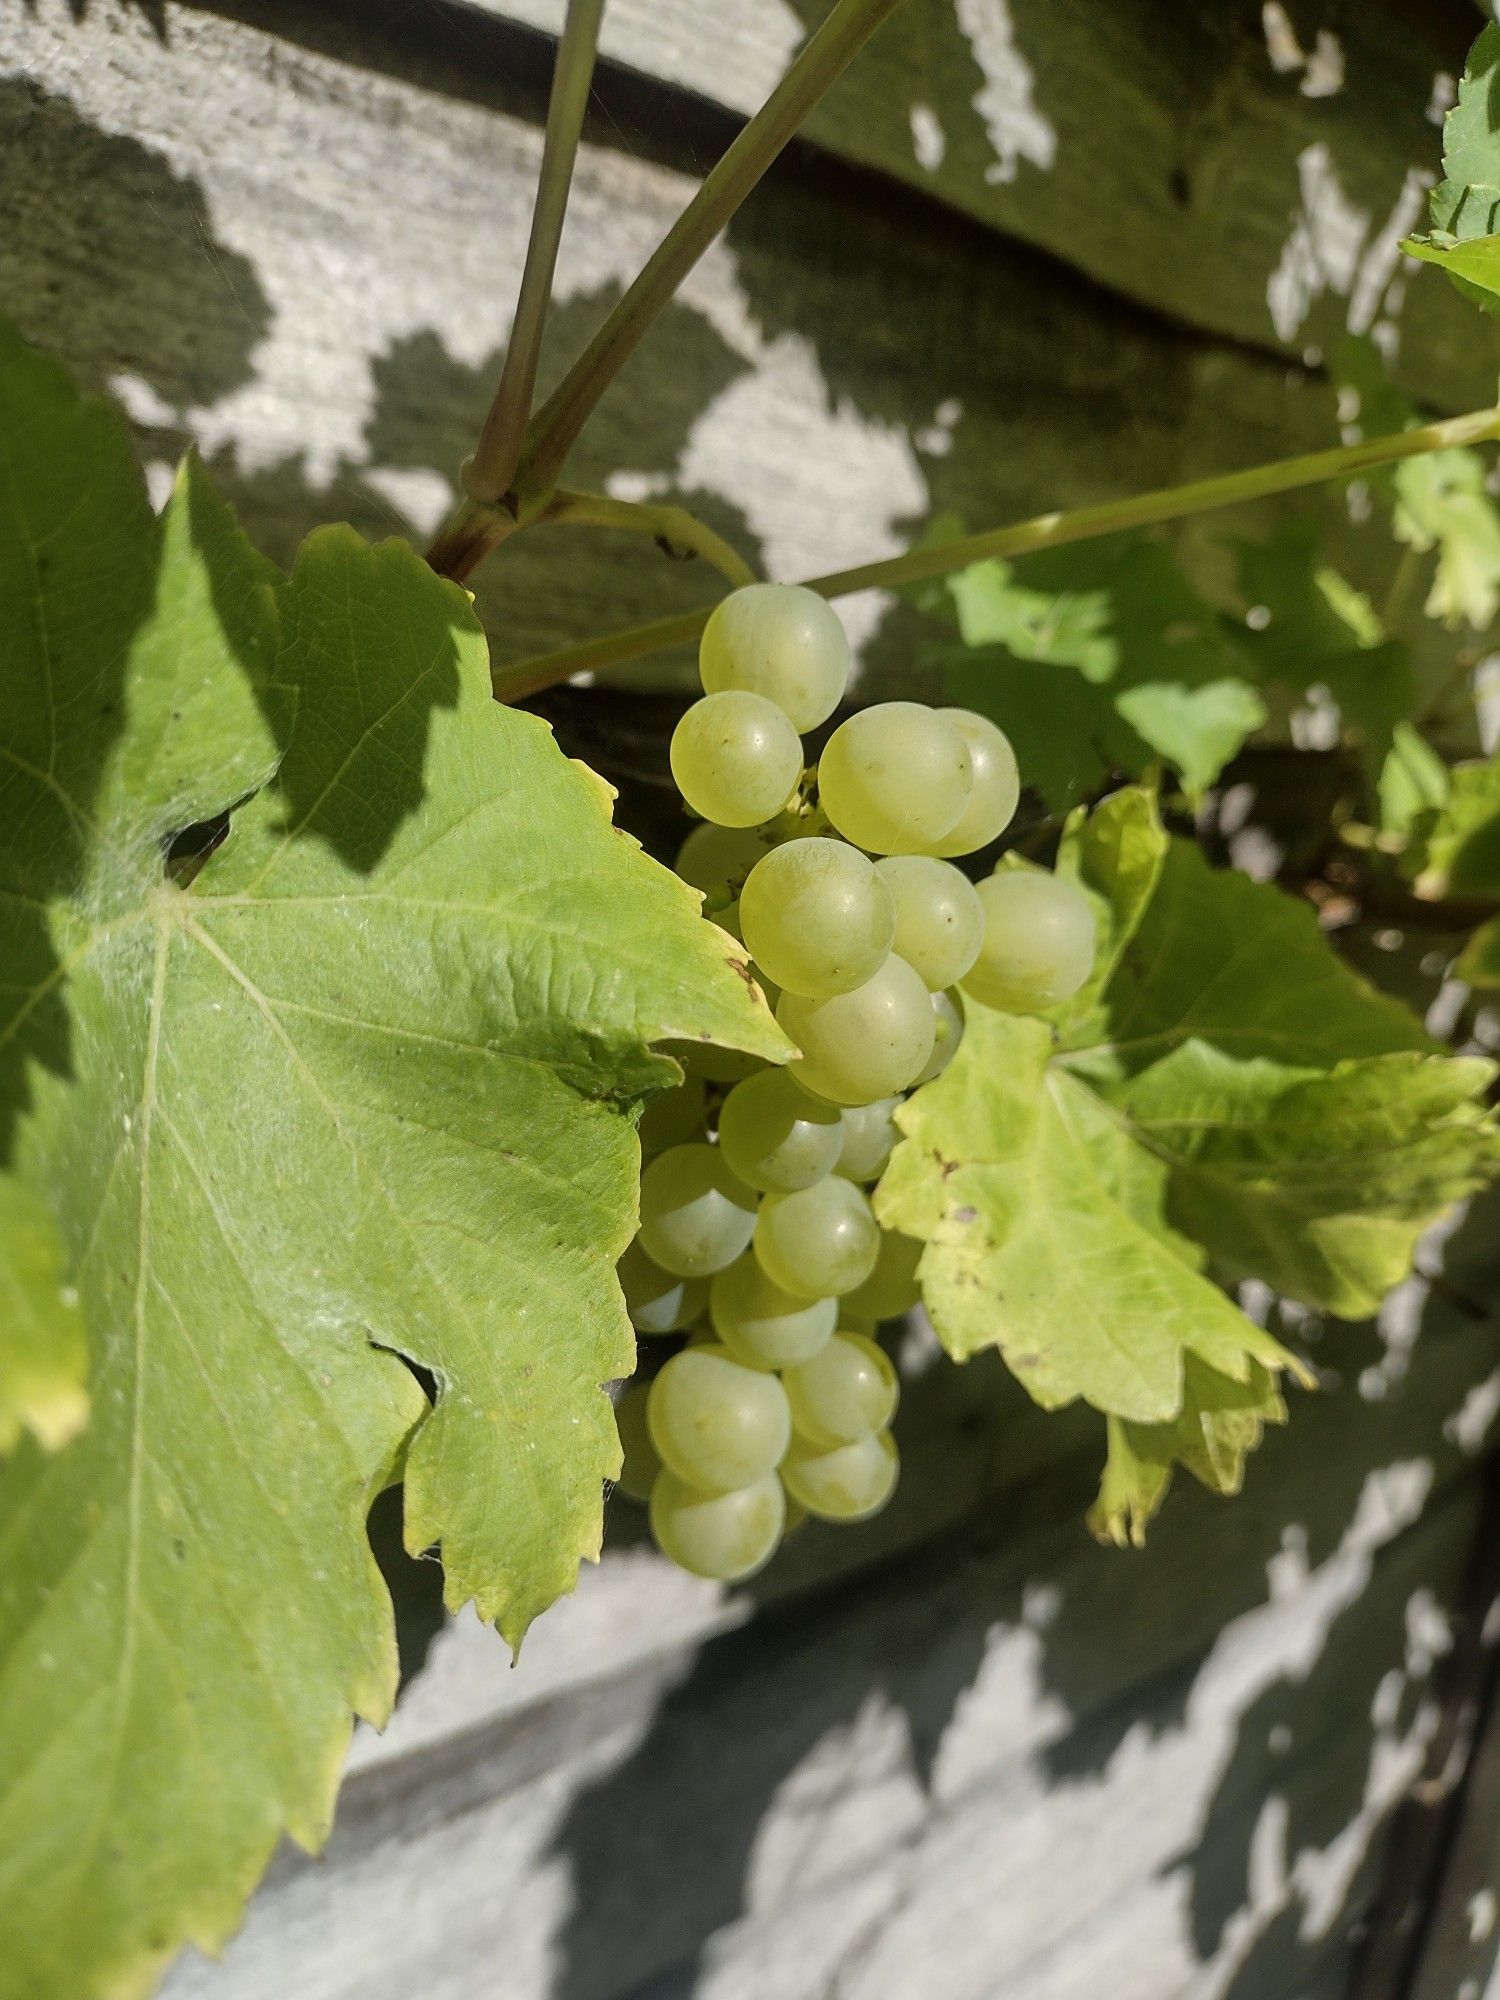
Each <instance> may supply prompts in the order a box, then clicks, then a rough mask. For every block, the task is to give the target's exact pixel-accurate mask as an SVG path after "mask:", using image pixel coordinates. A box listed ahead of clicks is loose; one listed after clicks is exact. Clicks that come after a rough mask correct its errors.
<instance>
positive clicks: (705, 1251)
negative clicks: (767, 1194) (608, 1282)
mask: <svg viewBox="0 0 1500 2000" xmlns="http://www.w3.org/2000/svg"><path fill="white" fill-rule="evenodd" d="M754 1227H755V1190H754V1189H753V1188H748V1187H746V1186H745V1183H744V1182H743V1181H742V1180H741V1179H740V1178H739V1177H738V1175H736V1174H733V1173H731V1172H730V1170H729V1166H728V1164H727V1163H726V1162H725V1160H723V1159H722V1158H721V1157H720V1154H719V1151H718V1149H717V1147H714V1146H703V1145H699V1146H673V1147H671V1148H670V1149H669V1150H668V1151H667V1152H665V1153H661V1154H659V1155H658V1156H657V1157H656V1159H654V1160H653V1161H652V1162H651V1164H650V1166H649V1167H647V1169H646V1171H645V1172H644V1173H643V1174H642V1175H641V1234H640V1241H641V1245H642V1247H643V1249H644V1250H645V1252H646V1255H647V1256H648V1257H650V1258H651V1259H652V1260H653V1261H654V1262H655V1263H658V1264H660V1265H661V1267H662V1269H663V1270H664V1271H674V1272H676V1273H677V1274H678V1276H679V1277H684V1278H706V1277H708V1276H710V1275H711V1274H712V1273H713V1272H715V1271H722V1270H723V1268H724V1266H725V1265H726V1264H732V1263H733V1262H734V1260H735V1258H736V1257H738V1256H739V1255H740V1253H741V1252H742V1251H743V1250H744V1249H745V1247H746V1245H747V1244H748V1243H749V1241H750V1235H751V1231H752V1230H753V1229H754Z"/></svg>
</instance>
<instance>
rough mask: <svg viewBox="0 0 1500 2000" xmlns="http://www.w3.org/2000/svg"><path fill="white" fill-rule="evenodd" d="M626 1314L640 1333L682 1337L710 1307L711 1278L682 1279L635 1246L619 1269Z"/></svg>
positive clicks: (631, 1247) (619, 1265)
mask: <svg viewBox="0 0 1500 2000" xmlns="http://www.w3.org/2000/svg"><path fill="white" fill-rule="evenodd" d="M615 1276H616V1277H617V1278H618V1279H619V1281H620V1289H621V1291H622V1292H623V1293H624V1294H625V1310H626V1312H628V1313H629V1315H630V1324H631V1325H632V1326H633V1327H634V1328H635V1330H636V1332H637V1333H681V1331H682V1329H683V1328H684V1327H685V1326H691V1325H692V1323H693V1321H694V1320H695V1319H696V1318H697V1317H698V1315H699V1313H701V1312H702V1310H703V1308H704V1306H705V1305H706V1304H707V1303H708V1280H707V1278H682V1277H679V1276H677V1274H676V1273H675V1272H673V1271H664V1270H663V1269H662V1268H661V1266H660V1265H659V1264H656V1263H653V1262H652V1260H651V1258H650V1257H648V1256H647V1255H646V1253H645V1251H644V1250H643V1249H642V1248H641V1245H640V1240H639V1238H637V1240H636V1241H635V1242H634V1243H632V1244H631V1245H630V1247H629V1249H628V1250H627V1251H626V1252H625V1255H624V1256H623V1257H622V1258H621V1259H620V1261H619V1263H618V1264H617V1265H616V1266H615Z"/></svg>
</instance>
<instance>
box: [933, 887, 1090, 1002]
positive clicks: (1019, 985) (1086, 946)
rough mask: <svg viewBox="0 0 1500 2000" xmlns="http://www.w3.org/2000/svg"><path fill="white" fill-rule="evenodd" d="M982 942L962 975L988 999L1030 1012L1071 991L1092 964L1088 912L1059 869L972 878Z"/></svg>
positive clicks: (1078, 892) (964, 982)
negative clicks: (976, 881) (981, 912)
mask: <svg viewBox="0 0 1500 2000" xmlns="http://www.w3.org/2000/svg"><path fill="white" fill-rule="evenodd" d="M979 900H980V901H981V902H982V903H983V904H984V943H983V945H982V946H981V947H980V952H979V956H978V958H976V959H975V961H974V963H973V965H972V966H971V967H970V969H969V971H968V973H967V974H966V976H965V977H964V979H963V980H962V981H961V985H962V988H963V991H964V992H965V993H968V994H972V995H973V997H974V998H975V999H976V1000H982V1001H983V1002H984V1004H985V1005H986V1006H987V1007H1003V1008H1005V1009H1006V1011H1007V1012H1009V1013H1012V1014H1034V1013H1038V1012H1040V1011H1041V1010H1042V1009H1043V1008H1045V1007H1055V1006H1056V1005H1057V1003H1058V1002H1059V1001H1060V1000H1067V999H1069V998H1070V997H1071V996H1072V995H1073V994H1075V993H1076V992H1077V991H1078V989H1079V987H1080V986H1082V984H1083V982H1084V981H1085V980H1086V979H1087V978H1088V976H1089V974H1090V972H1091V971H1092V970H1093V966H1094V912H1093V909H1092V908H1091V906H1090V904H1089V900H1088V898H1087V896H1085V895H1084V893H1083V891H1082V890H1081V889H1078V888H1075V887H1074V885H1073V884H1072V883H1071V882H1066V881H1064V880H1063V879H1062V877H1061V876H1059V875H1049V874H1047V873H1045V872H1044V871H1042V870H1039V869H1034V868H1016V869H1007V870H1006V871H1005V873H1003V874H1000V875H992V876H991V877H990V879H989V880H988V882H981V883H980V885H979Z"/></svg>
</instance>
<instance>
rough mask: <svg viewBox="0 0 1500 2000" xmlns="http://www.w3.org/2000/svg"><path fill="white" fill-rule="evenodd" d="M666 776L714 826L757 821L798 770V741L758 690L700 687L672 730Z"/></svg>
mask: <svg viewBox="0 0 1500 2000" xmlns="http://www.w3.org/2000/svg"><path fill="white" fill-rule="evenodd" d="M671 759H672V776H673V777H674V778H675V779H676V781H677V789H678V791H679V792H681V794H682V796H683V797H684V798H685V799H686V800H687V802H688V804H689V805H690V806H691V807H692V809H693V811H694V812H696V813H701V814H702V815H703V817H704V819H711V820H712V821H713V822H714V824H715V826H729V827H744V826H759V824H760V823H761V821H762V820H767V819H770V818H771V816H772V815H773V814H774V813H779V812H780V811H781V809H782V807H783V806H784V805H785V804H786V802H787V800H788V799H789V798H790V797H791V796H792V793H793V792H794V791H795V790H796V789H797V780H798V779H799V778H800V777H801V776H802V743H801V740H800V738H799V737H798V735H797V732H796V730H795V729H793V727H792V725H791V723H790V722H788V720H787V719H786V717H785V716H784V715H783V714H782V712H781V710H780V709H779V708H778V707H777V706H776V704H775V703H774V702H770V701H767V700H766V699H765V697H764V695H758V694H742V693H741V692H740V691H739V690H738V689H730V690H729V691H728V692H727V693H724V694H706V695H704V697H703V699H702V700H701V701H695V702H694V703H693V705H692V707H691V708H690V709H689V710H688V712H687V714H686V715H685V716H683V718H682V720H681V721H680V722H679V723H678V725H677V727H676V728H675V729H674V730H673V731H672V745H671Z"/></svg>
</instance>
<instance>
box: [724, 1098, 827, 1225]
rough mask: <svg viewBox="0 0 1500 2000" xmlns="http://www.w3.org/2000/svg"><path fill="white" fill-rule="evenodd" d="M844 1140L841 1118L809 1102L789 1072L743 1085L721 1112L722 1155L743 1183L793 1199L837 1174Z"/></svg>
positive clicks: (822, 1104)
mask: <svg viewBox="0 0 1500 2000" xmlns="http://www.w3.org/2000/svg"><path fill="white" fill-rule="evenodd" d="M842 1140H843V1126H842V1124H841V1123H840V1120H839V1114H838V1112H837V1111H835V1110H834V1108H833V1106H832V1105H831V1104H827V1103H825V1102H824V1101H823V1100H822V1099H820V1098H816V1097H809V1096H808V1094H807V1092H806V1091H805V1090H803V1089H802V1088H801V1087H800V1086H799V1085H798V1084H797V1083H795V1082H794V1081H793V1080H792V1078H791V1077H790V1076H788V1075H787V1073H786V1071H785V1070H784V1069H761V1070H757V1071H756V1073H755V1075H754V1076H747V1077H746V1078H745V1080H744V1082H743V1083H737V1084H736V1085H735V1087H734V1089H733V1090H731V1091H730V1093H729V1095H728V1096H727V1097H726V1098H725V1100H724V1106H723V1109H722V1110H721V1111H720V1113H719V1150H720V1152H722V1153H723V1155H724V1158H725V1159H726V1160H727V1161H728V1162H729V1164H730V1166H731V1167H732V1168H733V1170H734V1172H735V1173H737V1174H738V1175H739V1177H740V1179H741V1180H742V1181H746V1182H748V1183H749V1185H750V1186H751V1187H753V1188H760V1189H761V1190H762V1191H764V1192H769V1191H771V1190H775V1191H776V1192H778V1193H782V1194H788V1193H790V1192H791V1191H792V1190H793V1189H795V1188H805V1187H811V1186H812V1184H813V1182H814V1181H820V1180H822V1178H823V1177H824V1175H825V1174H829V1173H832V1171H833V1163H834V1161H835V1160H836V1159H837V1158H838V1156H839V1146H840V1144H841V1143H842Z"/></svg>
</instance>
